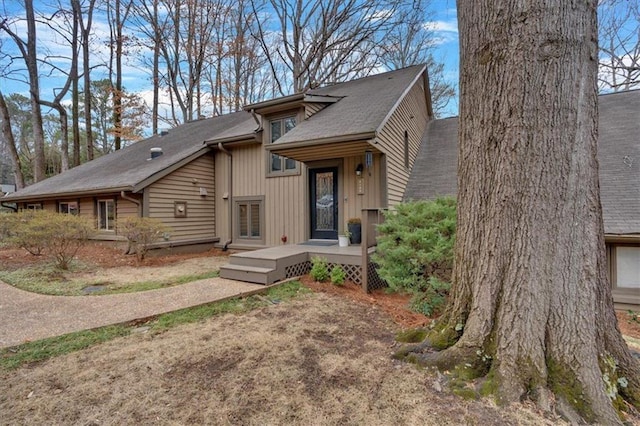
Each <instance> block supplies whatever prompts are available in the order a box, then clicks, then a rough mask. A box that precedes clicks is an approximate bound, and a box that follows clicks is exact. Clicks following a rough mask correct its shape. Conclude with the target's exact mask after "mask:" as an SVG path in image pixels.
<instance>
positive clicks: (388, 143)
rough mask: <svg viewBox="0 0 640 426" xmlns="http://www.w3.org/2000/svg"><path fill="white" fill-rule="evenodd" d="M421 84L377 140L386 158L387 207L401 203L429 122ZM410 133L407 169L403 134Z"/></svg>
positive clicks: (397, 110)
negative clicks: (407, 166)
mask: <svg viewBox="0 0 640 426" xmlns="http://www.w3.org/2000/svg"><path fill="white" fill-rule="evenodd" d="M420 86H421V80H419V81H417V82H416V84H414V86H413V87H412V88H411V90H410V91H409V93H408V94H407V95H406V96H405V98H404V99H403V100H402V102H401V103H400V105H399V106H398V108H397V109H396V111H394V113H393V114H392V116H391V117H390V118H389V120H388V121H387V123H386V125H385V126H384V128H383V129H382V131H381V132H380V134H379V136H378V143H379V145H380V149H381V150H382V151H383V152H384V153H385V154H386V155H387V198H388V200H387V201H388V204H389V206H393V205H394V204H397V203H399V202H400V201H402V196H403V195H404V190H405V188H406V186H407V182H408V180H409V175H410V173H411V167H412V166H413V162H414V161H415V159H416V156H417V155H418V149H419V147H420V140H421V138H422V135H423V133H424V129H425V126H426V124H427V120H428V114H427V106H426V101H425V94H424V90H423V89H422V88H421V87H420ZM405 130H407V131H408V133H409V168H406V167H405V165H404V131H405Z"/></svg>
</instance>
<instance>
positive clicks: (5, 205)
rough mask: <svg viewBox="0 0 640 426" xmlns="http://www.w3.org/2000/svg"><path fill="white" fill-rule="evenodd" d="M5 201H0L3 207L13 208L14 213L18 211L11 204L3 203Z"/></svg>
mask: <svg viewBox="0 0 640 426" xmlns="http://www.w3.org/2000/svg"><path fill="white" fill-rule="evenodd" d="M5 203H6V201H2V202H0V206H2V207H4V208H6V209H9V210H13V211H14V212H16V213H17V212H18V207H13V206H10V205H8V204H5Z"/></svg>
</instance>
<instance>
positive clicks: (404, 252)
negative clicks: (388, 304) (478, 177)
mask: <svg viewBox="0 0 640 426" xmlns="http://www.w3.org/2000/svg"><path fill="white" fill-rule="evenodd" d="M455 227H456V202H455V200H454V199H452V198H439V199H436V200H434V201H417V202H408V203H402V204H399V205H397V206H396V208H395V210H393V211H389V212H387V213H385V221H384V223H382V224H380V225H378V228H377V230H378V246H377V248H376V252H375V253H374V255H373V261H374V262H375V263H376V264H377V265H378V274H379V275H380V277H381V278H382V279H384V280H385V281H386V282H387V283H388V285H389V287H390V288H391V289H392V290H395V291H406V292H409V293H411V294H413V299H412V302H411V305H412V308H413V309H416V310H417V311H419V312H423V313H426V314H428V315H431V314H432V313H434V312H435V311H436V310H437V309H438V307H439V306H441V305H442V304H443V303H444V301H445V299H446V295H447V293H448V288H449V281H450V280H451V269H452V267H453V246H454V240H455Z"/></svg>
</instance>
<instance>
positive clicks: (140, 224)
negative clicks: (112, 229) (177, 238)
mask: <svg viewBox="0 0 640 426" xmlns="http://www.w3.org/2000/svg"><path fill="white" fill-rule="evenodd" d="M168 229H169V228H168V227H167V226H166V225H164V224H163V223H162V222H161V221H160V220H158V219H153V218H149V217H126V218H124V219H122V220H120V221H118V233H119V234H121V235H123V236H124V237H125V238H126V239H127V241H128V243H129V246H128V247H127V253H128V254H129V253H135V254H136V257H137V259H138V261H142V260H144V258H145V256H146V255H147V252H148V251H149V246H150V245H151V244H152V243H154V242H155V241H157V240H159V239H160V238H161V237H162V236H163V235H164V234H165V233H166V232H167V231H168Z"/></svg>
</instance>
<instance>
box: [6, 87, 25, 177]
mask: <svg viewBox="0 0 640 426" xmlns="http://www.w3.org/2000/svg"><path fill="white" fill-rule="evenodd" d="M0 125H1V127H2V139H3V140H4V142H5V144H6V146H7V149H8V150H9V157H10V159H11V166H12V168H13V177H14V180H15V183H16V188H17V189H22V188H24V175H23V174H22V162H21V161H20V155H19V154H18V149H17V147H16V141H15V139H14V137H13V130H12V129H11V114H9V108H7V103H6V101H5V99H4V95H3V94H2V91H0Z"/></svg>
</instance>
